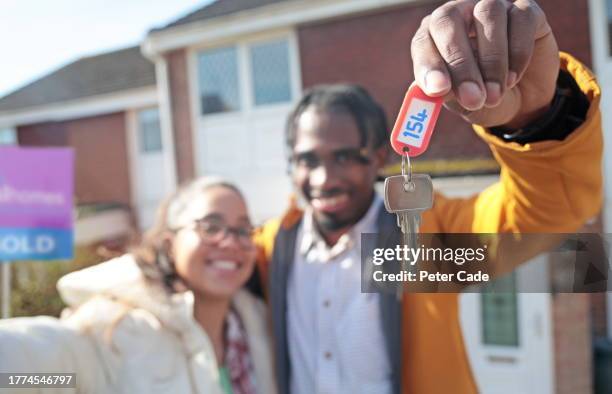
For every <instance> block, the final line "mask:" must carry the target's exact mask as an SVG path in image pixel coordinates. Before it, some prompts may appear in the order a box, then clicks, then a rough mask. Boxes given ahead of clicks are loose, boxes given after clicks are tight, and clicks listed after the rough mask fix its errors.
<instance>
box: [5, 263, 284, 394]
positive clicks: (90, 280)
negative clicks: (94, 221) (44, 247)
mask: <svg viewBox="0 0 612 394" xmlns="http://www.w3.org/2000/svg"><path fill="white" fill-rule="evenodd" d="M57 286H58V290H59V292H60V295H61V297H62V299H63V300H64V301H65V302H66V303H67V304H68V306H69V309H68V310H67V313H63V314H62V318H61V319H56V318H52V317H44V316H41V317H34V318H15V319H9V320H0V372H17V373H18V372H30V373H32V372H53V373H61V372H64V373H67V372H74V373H76V383H77V392H78V393H130V394H138V393H143V394H144V393H146V394H153V393H173V394H174V393H176V394H181V393H190V394H191V393H193V394H221V393H222V389H221V385H220V381H219V366H218V365H217V361H216V357H215V352H214V349H213V346H212V343H211V341H210V339H209V337H208V336H207V335H206V332H205V331H204V330H203V329H202V328H201V327H200V326H199V325H198V323H197V322H196V321H195V319H194V318H193V294H192V293H191V292H186V293H181V294H174V295H172V296H167V295H166V294H164V291H163V290H162V289H161V288H160V287H158V286H153V285H151V284H149V283H147V282H146V280H145V278H144V276H143V274H142V272H141V270H140V268H139V267H138V265H137V264H136V262H135V261H134V259H133V257H132V256H131V255H124V256H122V257H119V258H116V259H113V260H110V261H108V262H106V263H102V264H99V265H96V266H93V267H90V268H87V269H84V270H81V271H76V272H73V273H70V274H68V275H66V276H64V277H62V278H61V279H60V280H59V281H58V285H57ZM232 303H233V307H234V309H235V310H236V312H237V313H238V315H239V316H240V318H241V320H242V322H243V324H244V327H245V330H246V333H247V337H248V344H249V349H250V352H251V357H252V360H253V364H254V368H255V378H256V384H257V388H258V391H259V393H262V394H268V393H275V388H274V378H273V373H272V359H271V358H272V354H271V351H270V340H269V337H268V333H269V330H268V327H267V323H266V322H267V319H266V318H265V305H264V304H263V303H262V302H260V301H259V300H257V299H256V298H254V297H253V296H251V295H250V294H249V293H247V292H246V291H240V292H238V293H237V294H236V295H235V297H234V299H233V301H232ZM4 390H5V389H3V391H2V392H5V391H4ZM9 392H12V391H9ZM14 392H15V393H22V394H23V393H26V392H27V393H33V392H34V393H38V392H40V393H41V394H42V393H44V394H51V393H66V392H74V390H66V389H49V388H45V389H33V390H30V391H29V390H24V389H15V391H14Z"/></svg>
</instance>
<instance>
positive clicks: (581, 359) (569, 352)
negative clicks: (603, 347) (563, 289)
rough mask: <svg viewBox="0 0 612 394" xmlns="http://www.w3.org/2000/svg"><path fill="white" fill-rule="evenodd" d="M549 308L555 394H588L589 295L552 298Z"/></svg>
mask: <svg viewBox="0 0 612 394" xmlns="http://www.w3.org/2000/svg"><path fill="white" fill-rule="evenodd" d="M552 304H553V310H552V312H553V322H554V324H553V331H554V348H555V388H556V393H557V394H587V393H592V392H593V388H592V386H593V378H592V357H593V355H592V347H591V325H590V316H589V314H590V308H589V305H590V298H589V294H563V293H560V294H556V295H555V296H554V298H553V303H552Z"/></svg>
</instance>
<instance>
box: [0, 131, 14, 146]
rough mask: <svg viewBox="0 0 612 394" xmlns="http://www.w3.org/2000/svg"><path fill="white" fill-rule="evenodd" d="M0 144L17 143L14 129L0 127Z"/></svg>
mask: <svg viewBox="0 0 612 394" xmlns="http://www.w3.org/2000/svg"><path fill="white" fill-rule="evenodd" d="M0 145H17V134H16V133H15V129H0Z"/></svg>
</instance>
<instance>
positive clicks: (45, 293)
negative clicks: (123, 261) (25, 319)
mask: <svg viewBox="0 0 612 394" xmlns="http://www.w3.org/2000/svg"><path fill="white" fill-rule="evenodd" d="M103 260H105V258H103V257H101V256H99V255H98V254H97V253H96V252H95V249H94V248H91V247H77V248H76V249H75V255H74V259H73V260H72V261H20V262H15V263H11V290H12V292H11V317H18V316H36V315H49V316H59V315H60V313H61V311H62V309H64V308H65V306H66V305H65V304H64V302H63V301H62V300H61V298H60V296H59V294H58V292H57V288H56V284H57V281H58V279H59V278H61V277H62V276H63V275H65V274H67V273H69V272H72V271H76V270H79V269H82V268H85V267H88V266H91V265H94V264H97V263H100V262H102V261H103ZM0 297H1V295H0Z"/></svg>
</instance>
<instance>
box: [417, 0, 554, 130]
mask: <svg viewBox="0 0 612 394" xmlns="http://www.w3.org/2000/svg"><path fill="white" fill-rule="evenodd" d="M411 51H412V60H413V63H414V75H415V78H416V82H417V83H418V85H419V86H420V87H421V88H422V89H423V90H424V91H425V92H426V93H427V94H428V95H430V96H445V105H446V107H447V108H449V109H451V110H452V111H454V112H456V113H459V114H460V115H462V116H463V117H464V118H465V119H466V120H467V121H469V122H470V123H475V124H479V125H482V126H487V127H491V126H501V125H505V126H509V127H514V128H519V127H522V126H524V125H526V124H528V123H529V122H531V121H533V120H535V119H536V118H537V117H538V116H540V115H541V114H542V113H544V112H545V111H546V110H547V109H548V108H549V106H550V103H551V101H552V98H553V95H554V92H555V85H556V81H557V75H558V71H559V53H558V47H557V42H556V41H555V37H554V36H553V34H552V30H551V28H550V26H549V25H548V22H547V21H546V16H545V15H544V13H543V12H542V10H541V8H540V7H539V6H538V5H537V4H536V3H535V1H533V0H516V1H511V0H481V1H478V0H457V1H450V2H448V3H445V4H444V5H442V6H440V7H439V8H437V9H436V10H435V11H434V12H433V13H432V14H431V15H429V16H427V17H425V18H424V19H423V21H422V23H421V26H420V27H419V29H418V30H417V32H416V34H415V36H414V38H413V40H412V49H411Z"/></svg>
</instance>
